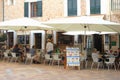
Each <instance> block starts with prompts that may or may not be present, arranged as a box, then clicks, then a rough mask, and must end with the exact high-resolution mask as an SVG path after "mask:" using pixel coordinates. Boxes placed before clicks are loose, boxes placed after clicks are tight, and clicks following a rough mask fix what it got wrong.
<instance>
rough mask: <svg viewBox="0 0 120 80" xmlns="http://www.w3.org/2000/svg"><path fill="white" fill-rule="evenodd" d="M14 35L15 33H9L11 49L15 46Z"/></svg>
mask: <svg viewBox="0 0 120 80" xmlns="http://www.w3.org/2000/svg"><path fill="white" fill-rule="evenodd" d="M13 39H14V33H13V32H8V46H9V48H12V47H13V44H14V40H13Z"/></svg>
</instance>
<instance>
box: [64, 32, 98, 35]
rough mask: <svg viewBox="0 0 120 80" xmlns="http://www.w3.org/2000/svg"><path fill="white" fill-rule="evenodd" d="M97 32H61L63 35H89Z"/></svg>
mask: <svg viewBox="0 0 120 80" xmlns="http://www.w3.org/2000/svg"><path fill="white" fill-rule="evenodd" d="M98 33H99V32H96V31H86V33H85V31H67V32H65V33H63V34H64V35H91V34H98Z"/></svg>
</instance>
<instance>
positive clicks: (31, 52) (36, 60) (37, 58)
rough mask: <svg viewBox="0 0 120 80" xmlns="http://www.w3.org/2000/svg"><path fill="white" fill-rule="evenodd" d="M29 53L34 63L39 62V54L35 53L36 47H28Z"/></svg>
mask: <svg viewBox="0 0 120 80" xmlns="http://www.w3.org/2000/svg"><path fill="white" fill-rule="evenodd" d="M30 54H31V57H33V61H34V63H39V56H38V55H37V54H36V49H35V46H34V45H33V46H32V48H31V49H30Z"/></svg>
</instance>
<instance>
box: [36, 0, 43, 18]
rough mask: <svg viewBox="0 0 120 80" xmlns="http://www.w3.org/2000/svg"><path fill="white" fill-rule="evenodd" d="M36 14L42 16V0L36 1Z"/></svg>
mask: <svg viewBox="0 0 120 80" xmlns="http://www.w3.org/2000/svg"><path fill="white" fill-rule="evenodd" d="M37 16H42V1H38V2H37Z"/></svg>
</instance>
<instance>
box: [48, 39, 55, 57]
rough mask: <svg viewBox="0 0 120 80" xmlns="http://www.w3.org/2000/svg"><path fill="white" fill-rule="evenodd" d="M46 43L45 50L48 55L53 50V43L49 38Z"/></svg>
mask: <svg viewBox="0 0 120 80" xmlns="http://www.w3.org/2000/svg"><path fill="white" fill-rule="evenodd" d="M47 41H48V42H47V44H46V51H47V54H49V55H50V56H52V52H53V47H54V45H53V43H52V42H51V40H50V39H48V40H47Z"/></svg>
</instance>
